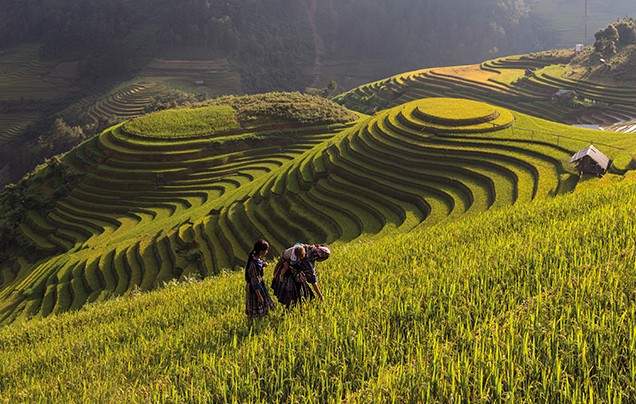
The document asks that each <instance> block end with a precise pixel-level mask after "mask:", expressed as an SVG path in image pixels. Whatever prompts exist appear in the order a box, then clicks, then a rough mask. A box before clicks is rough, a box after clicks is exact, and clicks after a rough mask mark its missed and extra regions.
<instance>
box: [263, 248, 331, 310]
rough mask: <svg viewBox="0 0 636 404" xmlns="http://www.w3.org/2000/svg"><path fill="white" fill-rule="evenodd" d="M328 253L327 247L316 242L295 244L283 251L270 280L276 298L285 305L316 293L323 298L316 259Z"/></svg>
mask: <svg viewBox="0 0 636 404" xmlns="http://www.w3.org/2000/svg"><path fill="white" fill-rule="evenodd" d="M330 254H331V251H330V250H329V248H328V247H326V246H323V245H318V244H314V245H308V244H297V245H295V246H294V247H292V248H289V249H287V250H286V251H285V252H283V254H282V256H281V258H280V260H279V262H278V265H277V266H276V271H275V272H274V279H273V281H272V288H273V289H274V293H275V294H276V297H277V298H278V300H279V301H280V302H281V303H282V304H284V305H285V306H287V307H291V306H293V305H295V304H296V303H298V302H302V301H305V300H312V299H314V298H315V297H316V295H318V297H319V298H320V300H323V295H322V291H321V290H320V287H319V286H318V277H317V275H316V261H324V260H326V259H327V258H329V255H330Z"/></svg>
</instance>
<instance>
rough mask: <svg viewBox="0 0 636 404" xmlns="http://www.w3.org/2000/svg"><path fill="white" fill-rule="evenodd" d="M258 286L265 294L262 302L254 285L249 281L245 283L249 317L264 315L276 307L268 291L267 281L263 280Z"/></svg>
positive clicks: (246, 308)
mask: <svg viewBox="0 0 636 404" xmlns="http://www.w3.org/2000/svg"><path fill="white" fill-rule="evenodd" d="M258 288H259V291H260V292H261V296H263V301H262V302H261V301H260V300H259V299H258V295H257V294H256V290H255V289H254V287H252V285H251V284H249V283H246V284H245V314H246V315H247V316H248V317H249V318H258V317H263V316H264V315H266V314H267V312H269V311H270V310H271V309H272V308H273V307H274V302H273V301H272V299H271V298H270V297H269V294H268V293H267V287H266V286H265V283H264V282H261V283H260V285H259V286H258Z"/></svg>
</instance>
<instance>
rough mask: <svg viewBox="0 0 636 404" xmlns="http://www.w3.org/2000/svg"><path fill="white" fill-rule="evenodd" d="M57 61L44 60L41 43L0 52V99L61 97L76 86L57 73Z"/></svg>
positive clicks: (47, 98) (48, 98)
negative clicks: (55, 72) (41, 54)
mask: <svg viewBox="0 0 636 404" xmlns="http://www.w3.org/2000/svg"><path fill="white" fill-rule="evenodd" d="M56 66H57V65H56V63H54V62H45V61H42V60H41V59H40V57H39V46H38V45H35V44H33V45H25V46H20V47H17V48H11V49H8V50H4V51H3V53H2V54H0V101H6V100H19V99H32V100H50V99H54V98H60V97H63V96H64V95H66V94H68V93H69V92H71V91H73V90H74V88H73V86H72V83H71V82H70V81H69V80H65V79H63V78H60V77H56V76H55V74H54V71H55V68H56Z"/></svg>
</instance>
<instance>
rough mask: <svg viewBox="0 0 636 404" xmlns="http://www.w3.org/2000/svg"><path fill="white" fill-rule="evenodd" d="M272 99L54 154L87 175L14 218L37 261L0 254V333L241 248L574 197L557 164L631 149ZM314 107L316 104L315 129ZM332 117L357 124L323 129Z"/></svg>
mask: <svg viewBox="0 0 636 404" xmlns="http://www.w3.org/2000/svg"><path fill="white" fill-rule="evenodd" d="M292 97H302V96H300V95H292ZM283 98H284V96H283V95H282V94H274V95H271V94H269V95H268V94H266V95H263V96H250V97H248V98H234V99H227V98H226V99H221V100H220V101H218V102H226V101H227V100H231V101H232V102H230V104H232V105H235V107H234V108H235V110H236V115H237V116H238V119H239V121H240V122H241V124H242V129H240V130H236V131H235V132H233V133H231V134H225V135H223V134H219V133H207V134H206V135H202V136H198V137H190V138H183V137H179V134H178V133H175V134H174V135H173V136H170V137H141V136H138V135H133V134H131V133H130V132H129V129H128V125H127V124H121V125H117V126H115V127H113V128H110V129H109V130H106V131H104V132H103V133H102V134H100V135H99V136H97V137H94V138H91V139H89V140H88V141H86V142H85V143H83V144H82V145H81V146H80V147H78V148H77V149H75V150H74V151H73V152H72V153H69V154H68V155H66V156H64V158H63V164H64V165H65V166H68V167H69V168H70V169H72V170H74V171H76V172H82V173H86V174H85V176H84V177H82V178H81V179H80V180H79V181H77V182H75V183H74V185H73V187H72V189H71V190H70V192H69V193H68V194H64V195H62V196H60V198H56V199H54V200H53V201H51V202H52V203H51V208H50V209H48V210H46V211H41V210H38V209H35V210H29V211H27V212H26V214H24V215H22V216H21V217H23V219H22V220H21V221H19V223H17V227H15V226H14V227H15V228H17V229H18V230H17V231H18V233H17V234H16V236H15V237H16V238H17V237H20V239H21V240H24V241H25V243H23V244H26V246H27V247H29V248H31V249H32V250H34V251H36V252H37V254H22V253H21V252H20V251H21V250H16V251H12V250H9V252H8V255H9V257H8V259H7V260H4V261H3V262H1V263H0V273H7V274H9V275H8V276H6V277H3V278H2V283H1V284H0V322H2V323H10V322H12V321H15V320H16V319H19V318H31V317H46V316H48V315H50V314H57V313H61V312H64V311H68V310H75V309H77V308H80V307H82V306H83V305H85V304H86V303H90V302H95V301H103V300H106V299H109V298H113V297H116V296H120V295H122V294H125V293H127V292H129V291H131V290H135V289H136V288H140V289H142V290H149V289H154V288H156V287H159V286H161V285H162V284H163V283H164V282H167V281H170V280H173V279H185V278H189V277H196V278H199V277H206V276H212V275H215V274H219V273H222V272H223V271H224V270H227V269H232V268H237V267H239V268H240V267H241V265H242V264H243V260H244V259H245V254H246V253H247V252H248V250H249V248H250V244H251V243H252V242H253V240H254V239H256V238H261V237H264V238H266V239H268V240H270V241H271V244H272V246H273V251H275V252H279V251H281V249H282V248H284V247H285V246H286V245H288V244H289V243H290V242H293V241H295V240H311V241H315V242H328V243H332V242H337V241H342V242H344V241H351V240H355V239H358V238H361V237H381V236H382V235H384V234H388V233H394V232H405V231H409V230H412V229H414V228H416V227H418V226H421V225H426V226H430V225H434V224H436V223H440V222H445V221H448V220H451V219H456V218H459V217H462V216H464V215H472V214H476V213H479V212H483V211H486V210H489V209H492V208H499V207H505V206H509V205H513V204H523V203H527V202H530V201H533V200H535V199H544V198H550V197H553V196H556V195H558V194H562V193H565V192H569V191H571V190H572V189H573V188H574V187H575V186H576V184H577V182H578V176H577V175H575V173H574V171H573V169H572V167H570V165H569V158H570V156H571V155H572V154H573V153H574V152H576V151H578V150H579V149H581V148H583V147H585V146H587V145H589V144H590V143H594V144H595V145H596V146H597V147H599V148H600V149H601V150H602V151H603V152H605V153H606V154H608V155H609V156H610V157H611V158H612V159H615V160H616V161H617V164H615V165H613V166H612V168H611V169H612V171H613V172H616V173H623V172H624V171H625V170H627V169H629V168H631V167H632V165H633V163H632V161H633V156H634V152H635V150H636V138H634V137H633V136H631V135H626V134H612V133H604V132H595V131H589V130H582V129H578V128H574V127H569V126H563V125H560V124H555V123H551V122H548V121H544V120H541V119H538V118H533V117H530V116H527V115H523V114H520V113H516V112H511V111H509V110H506V109H505V108H501V107H495V106H491V105H483V104H480V103H476V102H466V101H462V100H453V99H437V100H426V101H420V100H418V101H413V102H410V103H406V104H403V105H400V106H397V107H395V108H391V109H388V110H385V111H382V112H379V113H376V114H375V115H374V116H373V117H368V116H360V115H355V114H351V113H349V112H347V111H346V110H345V109H343V108H342V107H339V106H329V101H326V100H324V99H322V100H320V101H319V102H318V99H314V98H311V97H307V98H306V100H307V102H306V103H303V102H301V103H299V105H298V106H293V105H291V104H285V103H283V102H279V100H282V99H283ZM265 100H267V101H268V102H269V103H270V104H269V107H268V106H267V102H265ZM314 102H316V103H317V104H316V105H318V107H320V106H321V105H324V106H326V108H323V109H320V110H319V111H322V115H320V116H317V117H316V115H317V113H316V111H313V110H312V109H311V106H312V105H314V104H313V103H314ZM436 102H437V103H440V105H438V106H436V105H434V104H435V103H436ZM218 105H222V104H218V103H217V104H212V106H208V107H204V108H209V110H210V111H212V110H217V108H218ZM453 105H461V106H464V111H463V112H462V114H461V115H459V116H457V117H456V118H455V120H452V117H451V116H448V115H447V114H446V113H445V112H444V111H447V110H448V109H449V108H451V109H452V108H455V107H454V106H453ZM327 106H328V108H327ZM418 108H422V110H423V111H425V113H426V111H428V116H429V117H430V116H431V112H432V111H433V112H434V111H441V115H442V116H441V118H445V119H447V120H449V121H447V122H446V123H447V124H448V123H450V124H451V125H446V126H445V125H441V124H438V123H431V122H430V121H428V120H427V119H429V118H427V117H424V116H421V112H418V111H420V110H419V109H418ZM202 111H205V109H202ZM225 111H228V107H223V108H222V109H221V113H222V114H225ZM254 111H257V112H258V113H255V112H254ZM173 112H174V113H177V114H182V113H188V110H175V111H170V112H168V113H159V114H156V115H149V116H148V117H145V118H144V119H145V120H146V122H148V125H152V120H153V119H154V118H155V117H157V116H160V117H161V116H171V115H170V114H172V113H173ZM189 112H191V113H192V114H194V115H196V116H198V117H199V118H201V117H202V116H204V115H202V114H199V113H198V109H193V110H190V111H189ZM345 113H346V114H345ZM343 114H344V115H343ZM484 114H485V115H484ZM223 116H225V115H222V117H223ZM343 116H345V117H346V116H350V117H352V118H353V117H357V118H358V120H357V121H356V122H349V123H346V124H338V123H335V122H338V121H339V120H342V119H344V118H343ZM222 117H221V118H220V119H224V118H222ZM274 117H278V121H276V120H275V119H274ZM290 117H292V118H293V119H296V120H297V122H293V121H290V119H292V118H290ZM436 118H437V119H438V120H439V119H440V117H439V116H438V117H436ZM434 119H435V118H434ZM450 120H452V122H451V121H450ZM131 122H134V121H131ZM298 122H323V124H322V125H303V124H300V123H298ZM324 123H328V124H324ZM200 125H207V123H206V122H201V123H200ZM458 125H459V126H458ZM29 189H32V190H31V191H30V192H38V191H37V189H38V186H34V187H32V188H29ZM280 223H286V224H287V225H285V226H281V225H280ZM34 257H42V258H43V259H40V260H36V259H34Z"/></svg>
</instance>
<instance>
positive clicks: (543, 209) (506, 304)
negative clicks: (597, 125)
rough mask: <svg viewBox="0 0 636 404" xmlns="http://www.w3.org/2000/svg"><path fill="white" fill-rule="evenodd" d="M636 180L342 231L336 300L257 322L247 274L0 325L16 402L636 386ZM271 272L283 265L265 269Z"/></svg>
mask: <svg viewBox="0 0 636 404" xmlns="http://www.w3.org/2000/svg"><path fill="white" fill-rule="evenodd" d="M635 207H636V182H635V181H634V179H633V176H629V177H628V178H626V179H624V180H621V179H619V178H617V179H616V180H615V181H612V180H611V179H609V178H608V179H604V180H601V181H599V180H594V181H590V182H587V183H586V184H583V185H582V186H581V187H580V188H579V189H578V190H577V191H576V193H574V194H571V195H568V196H565V197H558V198H556V199H553V200H546V201H541V202H537V203H535V204H527V205H522V206H515V207H509V208H505V209H502V210H498V211H495V212H490V213H488V214H487V215H475V216H471V217H466V218H463V219H461V220H459V221H455V222H453V223H447V224H440V225H436V226H431V227H428V228H424V229H418V230H416V231H413V232H411V233H408V234H402V235H391V236H389V237H384V238H381V239H379V240H376V241H370V242H363V243H355V242H354V243H348V244H346V245H343V244H338V245H336V246H334V254H333V257H332V258H331V259H330V260H329V261H327V262H325V263H323V264H320V266H319V271H320V277H321V282H322V284H323V288H324V289H325V290H326V301H325V302H324V303H316V304H309V305H307V306H305V307H304V309H303V311H302V312H300V311H298V310H293V311H291V312H285V311H283V310H281V309H278V310H277V311H276V312H275V313H274V314H273V315H272V316H271V317H269V318H267V319H265V320H263V321H262V322H258V323H254V324H249V323H247V322H246V320H245V318H244V314H243V313H242V309H243V286H242V285H243V282H244V280H243V275H242V274H240V273H236V274H226V275H223V276H221V277H218V278H216V279H211V280H207V281H205V282H201V283H193V284H190V283H188V284H183V285H179V286H170V287H168V288H166V289H163V290H161V291H158V292H153V293H148V294H141V295H133V296H127V297H126V298H121V299H117V300H115V301H112V302H108V303H105V304H100V305H90V306H89V307H87V308H86V309H84V310H82V311H80V312H78V313H69V314H64V315H61V316H57V317H50V318H47V319H41V320H33V321H31V322H28V323H20V324H14V325H11V326H9V327H5V328H3V329H0V347H1V348H2V349H0V376H1V377H0V379H1V380H2V381H3V382H2V384H0V395H2V397H3V398H4V399H6V400H7V401H25V400H28V401H32V400H43V401H49V400H50V401H64V402H67V401H69V402H71V401H129V402H147V401H159V400H161V401H164V400H165V401H171V402H180V401H208V402H225V401H234V400H236V401H239V402H257V401H267V402H273V401H285V402H299V401H302V402H327V401H332V400H333V401H338V400H345V401H347V402H361V403H366V402H371V401H383V402H388V401H402V402H422V401H427V400H432V401H443V402H447V401H465V400H472V401H498V400H502V401H504V400H505V401H508V400H511V401H549V402H560V401H568V402H569V401H576V402H579V401H582V402H588V401H591V400H593V399H594V400H601V401H602V400H607V401H620V400H622V401H624V402H632V401H634V400H635V399H636V391H635V390H634V385H636V380H635V379H634V375H636V360H635V358H636V333H635V332H634V330H636V314H635V313H636V303H635V302H636V296H635V295H634V291H635V290H636V275H635V272H634V270H633V267H634V262H635V260H636V256H635V250H634V245H636V219H635V218H636V208H635ZM269 276H271V268H270V269H268V274H267V277H268V278H269Z"/></svg>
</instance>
